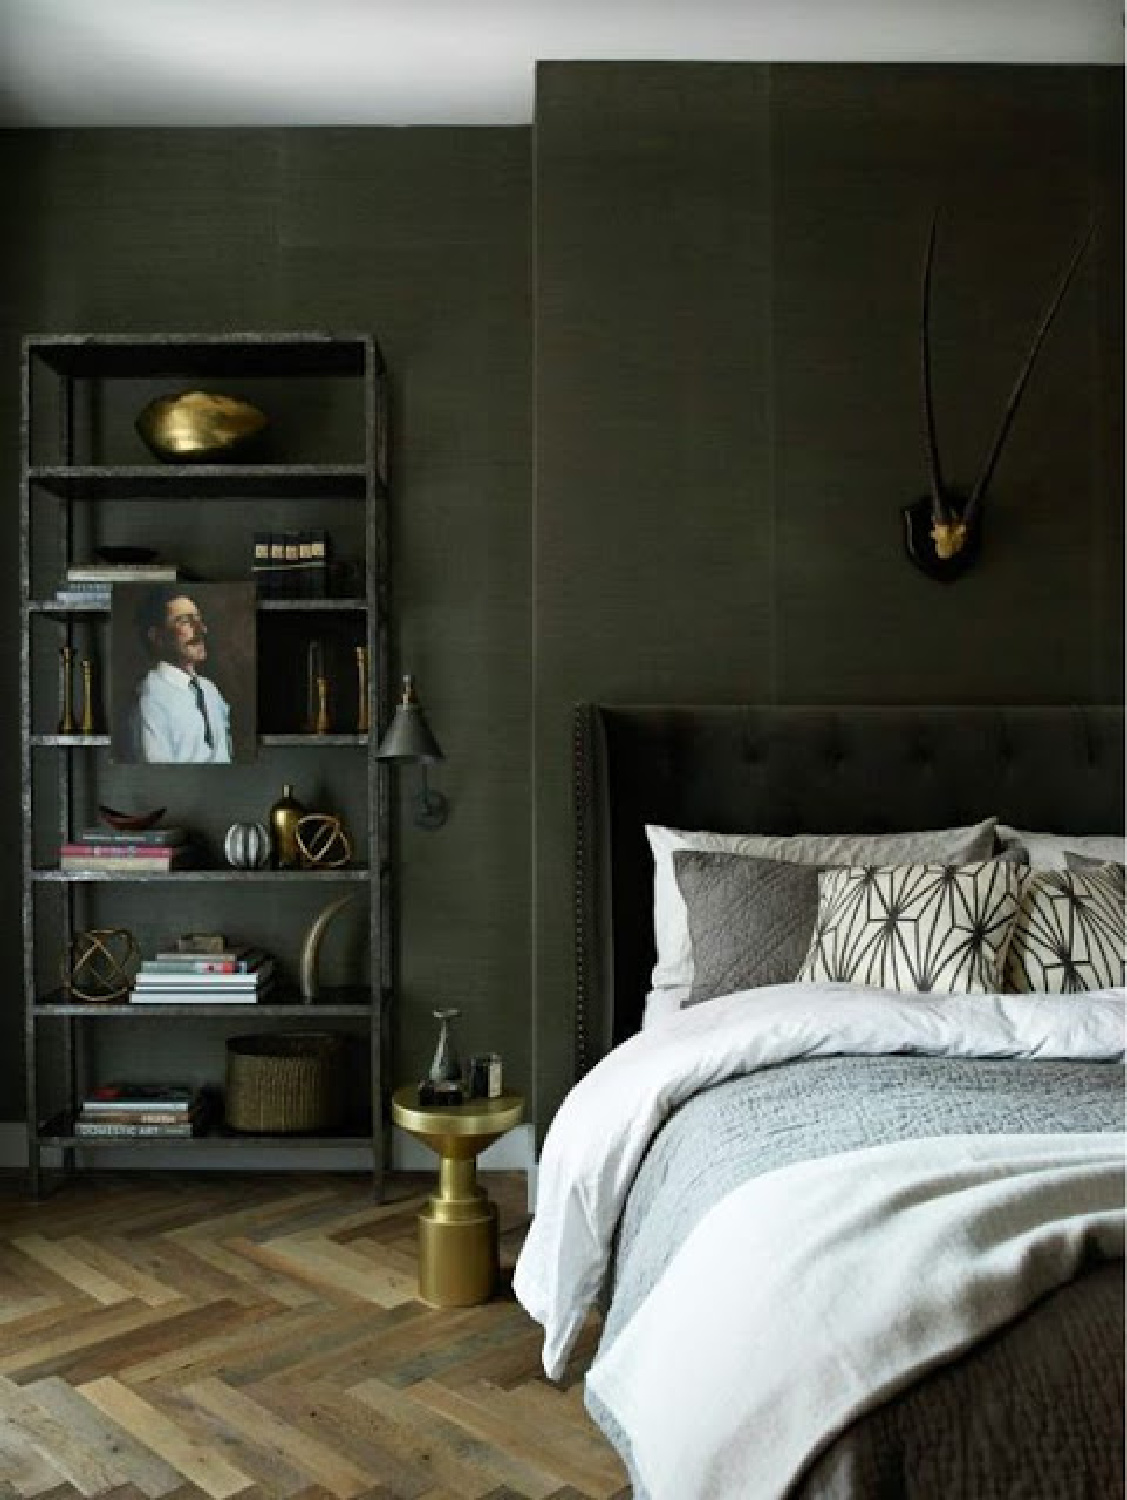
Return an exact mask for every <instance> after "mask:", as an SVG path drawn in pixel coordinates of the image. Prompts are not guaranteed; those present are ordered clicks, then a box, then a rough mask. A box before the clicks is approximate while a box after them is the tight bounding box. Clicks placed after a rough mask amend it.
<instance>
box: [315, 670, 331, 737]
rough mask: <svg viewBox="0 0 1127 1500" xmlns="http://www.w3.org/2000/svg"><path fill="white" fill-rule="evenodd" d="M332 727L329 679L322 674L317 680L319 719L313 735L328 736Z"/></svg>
mask: <svg viewBox="0 0 1127 1500" xmlns="http://www.w3.org/2000/svg"><path fill="white" fill-rule="evenodd" d="M332 727H333V726H332V720H331V719H330V718H329V679H328V678H327V677H326V676H325V674H324V673H323V672H322V673H321V675H320V676H319V677H318V678H317V719H316V722H315V723H314V725H313V733H314V734H328V733H329V732H330V731H331V729H332Z"/></svg>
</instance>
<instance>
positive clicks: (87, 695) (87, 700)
mask: <svg viewBox="0 0 1127 1500" xmlns="http://www.w3.org/2000/svg"><path fill="white" fill-rule="evenodd" d="M97 732H98V731H97V728H96V726H95V723H94V663H93V662H92V661H91V660H90V658H89V657H88V656H85V657H83V659H82V733H83V734H96V733H97Z"/></svg>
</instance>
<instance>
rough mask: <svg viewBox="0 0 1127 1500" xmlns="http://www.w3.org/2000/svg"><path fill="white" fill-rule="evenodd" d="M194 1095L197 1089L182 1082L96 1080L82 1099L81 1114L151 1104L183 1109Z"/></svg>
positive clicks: (135, 1107)
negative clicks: (97, 1082)
mask: <svg viewBox="0 0 1127 1500" xmlns="http://www.w3.org/2000/svg"><path fill="white" fill-rule="evenodd" d="M198 1098H199V1090H198V1089H194V1088H191V1087H189V1085H187V1084H183V1083H100V1084H98V1085H97V1087H95V1088H92V1089H91V1090H90V1092H89V1093H88V1094H87V1095H86V1097H85V1099H83V1101H82V1110H83V1113H84V1114H85V1113H93V1112H96V1111H100V1110H110V1111H116V1110H122V1109H126V1110H128V1109H142V1108H153V1107H154V1106H155V1107H159V1108H160V1109H162V1110H177V1111H183V1110H188V1109H191V1108H192V1106H193V1104H194V1103H195V1102H196V1101H197V1100H198Z"/></svg>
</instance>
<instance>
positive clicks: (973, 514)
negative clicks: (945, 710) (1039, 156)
mask: <svg viewBox="0 0 1127 1500" xmlns="http://www.w3.org/2000/svg"><path fill="white" fill-rule="evenodd" d="M938 222H939V212H938V210H936V212H935V214H934V215H933V217H932V221H931V231H930V233H929V235H928V241H927V251H926V254H925V256H924V268H923V280H922V289H921V296H920V303H921V307H920V398H921V402H922V405H923V415H924V433H925V439H926V445H927V471H928V485H929V493H928V494H927V495H926V496H924V497H923V498H922V499H920V500H916V501H914V502H913V504H911V505H905V506H904V507H903V516H904V541H905V545H906V546H907V549H908V556H909V557H910V558H911V559H912V561H913V562H914V563H915V564H916V566H917V567H918V568H920V569H922V571H923V572H925V573H926V574H927V575H928V577H929V578H936V579H939V580H941V581H944V582H948V583H950V582H953V581H954V579H956V578H958V577H960V576H961V575H962V574H963V573H965V572H966V570H967V568H968V567H969V566H970V565H971V563H972V562H973V561H974V559H975V558H976V557H977V556H978V552H979V548H980V547H981V543H982V512H983V507H984V504H985V499H986V491H987V489H988V487H989V485H990V481H991V479H992V478H993V476H994V470H995V468H996V467H997V463H998V459H999V457H1000V456H1001V452H1002V448H1003V446H1004V444H1005V441H1006V438H1007V436H1008V435H1009V431H1010V427H1011V425H1012V423H1013V419H1014V417H1015V416H1016V414H1017V409H1018V406H1019V404H1020V402H1021V398H1022V395H1023V394H1024V392H1025V387H1026V385H1027V384H1028V382H1029V377H1030V375H1031V374H1032V372H1033V366H1034V363H1035V361H1036V359H1037V355H1038V353H1039V352H1040V349H1041V345H1042V344H1043V343H1044V340H1045V336H1046V334H1047V333H1048V331H1049V329H1050V327H1051V326H1052V323H1053V319H1054V318H1055V317H1056V315H1057V313H1058V312H1059V310H1060V307H1061V304H1062V303H1063V301H1064V298H1065V294H1066V293H1067V291H1068V288H1069V286H1070V285H1071V282H1072V279H1073V277H1074V276H1075V274H1076V272H1077V270H1078V268H1079V266H1080V262H1081V261H1082V260H1083V258H1084V254H1085V251H1086V250H1087V249H1088V246H1089V245H1090V244H1091V242H1092V238H1093V236H1094V235H1095V232H1096V226H1095V223H1094V222H1093V223H1092V224H1090V225H1089V227H1088V231H1087V233H1086V234H1085V236H1084V238H1083V239H1082V240H1081V241H1080V244H1079V245H1078V246H1077V248H1076V250H1075V251H1074V252H1073V255H1072V257H1071V259H1070V260H1069V262H1068V265H1067V266H1066V267H1065V270H1064V274H1063V275H1062V277H1061V279H1060V282H1059V284H1058V286H1057V289H1056V292H1055V293H1054V295H1053V297H1052V300H1051V301H1050V302H1049V305H1048V307H1047V308H1046V309H1045V312H1044V313H1043V315H1042V317H1041V321H1040V323H1039V324H1038V325H1037V330H1036V332H1035V333H1034V335H1033V342H1032V343H1031V344H1030V346H1029V352H1028V353H1027V354H1026V356H1025V360H1024V361H1023V363H1022V366H1021V369H1020V370H1019V371H1018V375H1017V379H1016V380H1015V381H1014V385H1013V389H1012V390H1011V392H1010V396H1009V400H1008V401H1007V403H1006V408H1005V410H1004V412H1003V413H1002V419H1001V421H1000V422H999V424H998V430H997V432H996V433H995V435H994V441H993V442H992V443H991V445H990V450H989V452H988V454H987V457H986V462H985V463H984V464H983V466H982V470H981V472H980V474H979V476H978V479H977V480H976V481H975V483H974V485H973V487H972V488H971V491H970V493H969V495H968V494H966V493H965V492H964V491H960V490H954V489H951V488H949V487H948V486H947V485H946V484H945V483H944V480H943V470H942V465H941V463H940V458H939V441H938V438H937V436H936V426H935V400H934V393H933V390H932V379H931V282H932V270H933V266H934V262H935V241H936V231H937V226H938Z"/></svg>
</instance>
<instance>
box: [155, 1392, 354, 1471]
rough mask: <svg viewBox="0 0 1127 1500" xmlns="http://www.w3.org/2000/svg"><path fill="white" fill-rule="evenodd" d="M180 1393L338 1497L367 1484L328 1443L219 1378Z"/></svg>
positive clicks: (350, 1464)
mask: <svg viewBox="0 0 1127 1500" xmlns="http://www.w3.org/2000/svg"><path fill="white" fill-rule="evenodd" d="M184 1395H185V1396H186V1397H187V1398H188V1399H189V1400H191V1401H194V1402H195V1404H196V1405H197V1406H199V1407H202V1408H203V1409H204V1410H205V1411H210V1412H212V1413H213V1414H214V1415H216V1416H218V1417H220V1418H221V1419H222V1420H223V1421H224V1422H225V1423H226V1424H227V1425H228V1426H230V1427H233V1428H234V1429H235V1430H236V1431H238V1432H240V1433H241V1434H242V1435H243V1436H244V1438H245V1439H246V1440H247V1441H248V1442H250V1443H253V1445H254V1446H255V1447H263V1446H266V1447H268V1448H269V1449H270V1450H271V1451H272V1452H274V1453H276V1454H277V1455H278V1456H279V1457H280V1458H283V1459H284V1460H285V1461H286V1462H287V1463H288V1464H291V1465H292V1466H293V1467H294V1468H295V1469H297V1470H298V1471H299V1472H301V1473H304V1474H306V1475H307V1476H308V1478H309V1480H310V1482H314V1483H317V1484H319V1485H321V1486H322V1488H323V1489H326V1490H329V1491H330V1492H331V1493H332V1494H333V1495H336V1496H338V1497H339V1500H355V1496H357V1495H361V1494H363V1492H364V1491H365V1490H366V1489H367V1488H368V1479H369V1476H368V1475H366V1474H365V1473H364V1472H363V1471H362V1470H361V1469H359V1468H358V1467H357V1466H356V1465H355V1464H352V1463H349V1461H348V1460H347V1459H346V1458H343V1457H342V1456H341V1455H339V1454H338V1453H336V1452H335V1451H334V1450H333V1449H332V1448H331V1447H329V1446H328V1444H326V1443H323V1442H321V1441H320V1439H319V1438H316V1437H314V1436H313V1435H312V1434H310V1433H304V1432H301V1431H299V1430H297V1429H296V1428H294V1427H293V1426H291V1425H290V1424H289V1423H286V1422H283V1421H280V1420H279V1419H278V1418H277V1417H276V1416H275V1415H274V1413H273V1412H272V1411H270V1410H269V1409H268V1408H267V1407H265V1406H263V1405H262V1404H261V1403H260V1402H257V1401H254V1400H252V1399H251V1397H249V1396H247V1395H246V1394H245V1393H243V1392H242V1391H237V1390H234V1389H233V1388H232V1387H231V1386H229V1385H226V1384H224V1382H223V1381H221V1380H217V1379H214V1378H212V1379H210V1380H202V1381H199V1382H197V1383H196V1384H195V1385H192V1386H188V1387H186V1388H185V1391H184Z"/></svg>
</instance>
